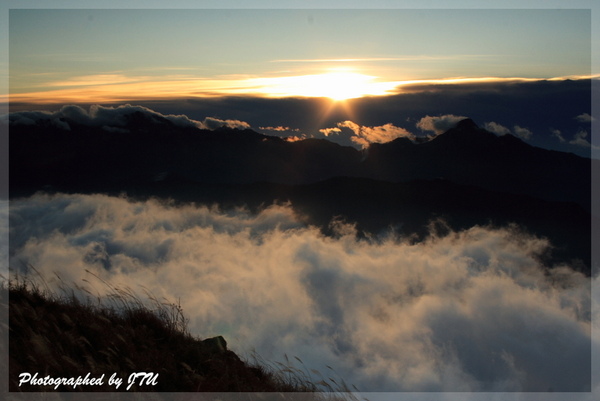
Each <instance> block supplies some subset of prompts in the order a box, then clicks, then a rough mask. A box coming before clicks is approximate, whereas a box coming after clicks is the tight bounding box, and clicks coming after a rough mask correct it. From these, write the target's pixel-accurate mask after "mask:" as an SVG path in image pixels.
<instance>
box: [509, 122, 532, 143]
mask: <svg viewBox="0 0 600 401" xmlns="http://www.w3.org/2000/svg"><path fill="white" fill-rule="evenodd" d="M513 132H514V133H515V136H516V137H519V138H521V139H524V140H529V139H531V137H532V136H533V132H531V131H530V130H529V129H527V128H523V127H520V126H518V125H515V126H514V128H513Z"/></svg>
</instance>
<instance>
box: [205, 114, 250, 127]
mask: <svg viewBox="0 0 600 401" xmlns="http://www.w3.org/2000/svg"><path fill="white" fill-rule="evenodd" d="M223 127H225V128H236V129H248V128H250V124H248V123H247V122H245V121H240V120H221V119H218V118H215V117H206V118H205V119H204V120H203V121H202V122H201V123H200V128H204V129H209V130H215V129H218V128H223Z"/></svg>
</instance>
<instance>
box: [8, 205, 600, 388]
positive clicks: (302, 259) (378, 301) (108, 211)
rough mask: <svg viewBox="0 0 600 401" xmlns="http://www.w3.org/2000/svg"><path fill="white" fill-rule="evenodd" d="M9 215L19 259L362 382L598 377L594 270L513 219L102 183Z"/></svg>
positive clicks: (441, 383) (453, 383)
mask: <svg viewBox="0 0 600 401" xmlns="http://www.w3.org/2000/svg"><path fill="white" fill-rule="evenodd" d="M10 223H11V242H10V261H11V266H13V268H17V269H19V268H21V266H24V265H25V264H27V263H30V264H31V265H33V266H35V267H36V269H38V270H39V271H41V272H42V273H43V274H44V275H45V277H47V278H50V277H54V275H53V272H54V271H56V272H58V273H59V274H60V276H61V277H62V279H63V280H64V281H65V282H66V283H71V282H73V283H77V284H78V285H84V284H85V283H84V282H82V279H87V280H90V281H92V285H93V286H94V288H93V291H92V292H93V293H96V292H100V293H102V292H105V291H107V290H108V288H107V287H106V286H104V285H103V284H101V283H100V282H98V281H97V280H96V281H94V280H93V278H92V277H90V276H89V274H87V273H86V272H85V269H88V270H90V271H92V272H94V274H97V275H98V276H100V277H101V278H102V279H103V280H106V281H107V282H109V283H111V285H116V286H121V287H125V286H127V287H131V288H133V289H134V290H136V289H139V288H141V287H139V288H138V286H144V287H145V288H148V290H149V291H150V292H151V293H153V294H154V295H155V296H157V297H163V296H164V297H166V298H167V299H179V298H180V299H181V304H182V306H183V309H184V312H185V313H186V315H187V316H188V317H189V318H190V329H191V330H192V333H193V334H194V335H197V336H201V337H207V336H214V335H223V336H225V338H226V339H227V341H228V344H229V345H230V347H231V348H232V349H233V350H235V351H237V352H239V353H241V354H244V353H245V352H250V350H252V349H256V351H257V353H258V354H259V355H261V356H262V357H264V358H266V359H270V360H274V359H276V360H281V359H282V358H283V355H284V354H287V355H290V356H298V357H300V358H301V359H302V360H303V361H304V364H305V365H306V366H308V367H309V368H314V369H318V370H320V371H321V372H325V373H326V372H327V368H325V366H326V365H329V366H331V367H333V368H334V370H335V371H336V372H337V374H339V376H341V377H342V378H344V380H345V381H346V382H347V383H349V384H355V385H356V386H357V387H358V388H359V389H361V390H363V391H369V390H371V391H375V390H388V391H398V390H403V391H520V390H523V391H546V390H548V389H549V388H552V389H554V390H555V391H577V390H586V389H587V387H586V386H587V385H589V382H588V381H587V378H589V376H590V370H589V363H588V362H589V359H588V358H589V355H590V328H591V322H590V314H591V311H590V302H591V301H590V293H589V280H588V279H587V278H585V277H583V276H582V275H580V274H579V273H576V272H574V271H572V270H571V269H569V268H568V267H562V268H558V269H555V270H551V272H550V274H547V273H546V270H545V268H544V267H543V266H541V265H540V264H539V262H538V259H537V258H536V255H538V254H539V253H541V252H543V251H544V250H545V249H546V248H547V247H548V246H549V244H548V242H547V241H546V240H544V239H539V238H535V237H531V236H528V235H525V234H523V233H520V232H519V231H518V230H516V229H514V228H508V229H489V228H485V227H473V228H471V229H469V230H465V231H462V232H452V233H450V234H448V235H447V236H436V235H432V236H431V237H430V238H429V239H427V240H425V241H423V242H420V243H411V242H409V241H404V240H402V239H399V238H392V237H387V238H380V239H373V240H359V239H357V237H356V235H355V230H352V227H351V226H345V225H343V224H341V223H340V230H338V235H337V236H336V237H325V236H323V235H322V234H321V233H320V232H319V230H318V229H316V228H314V227H307V226H305V225H304V224H302V222H301V219H300V218H299V217H298V216H297V215H296V214H295V212H294V210H293V209H292V208H291V207H289V206H272V207H269V208H266V209H265V210H263V211H262V212H260V213H258V214H255V215H254V214H250V213H248V212H247V211H245V210H242V209H240V210H232V211H219V210H218V209H215V208H208V207H203V206H194V205H184V206H174V205H171V204H167V203H161V202H159V201H156V200H151V201H146V202H133V201H128V200H127V199H124V198H115V197H108V196H104V195H88V196H84V195H55V196H49V195H35V196H34V197H31V198H27V199H21V200H15V201H11V204H10ZM559 278H560V279H559ZM94 283H95V284H94ZM48 284H49V285H51V286H57V285H59V284H60V283H57V282H56V281H49V282H48ZM140 293H142V292H140ZM283 306H284V307H283ZM596 343H597V342H595V343H594V344H596ZM595 346H596V345H595ZM594 385H597V384H594Z"/></svg>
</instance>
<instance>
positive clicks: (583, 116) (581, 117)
mask: <svg viewBox="0 0 600 401" xmlns="http://www.w3.org/2000/svg"><path fill="white" fill-rule="evenodd" d="M575 119H576V120H577V121H579V122H580V123H591V122H592V121H594V120H595V118H594V117H592V116H591V115H589V114H588V113H583V114H580V115H578V116H577V117H575Z"/></svg>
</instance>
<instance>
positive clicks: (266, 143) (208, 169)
mask: <svg viewBox="0 0 600 401" xmlns="http://www.w3.org/2000/svg"><path fill="white" fill-rule="evenodd" d="M65 123H67V124H68V125H69V127H70V130H69V131H66V130H63V129H61V128H59V127H52V126H48V124H46V125H45V126H44V125H37V126H22V125H20V126H14V127H11V131H10V141H11V142H10V160H9V162H10V186H11V190H16V191H17V192H18V191H20V190H21V189H25V188H28V189H29V190H32V189H34V188H42V187H48V186H50V187H57V188H60V187H69V186H81V185H82V184H85V182H86V181H87V182H89V181H94V182H97V183H107V184H108V183H112V184H113V185H120V186H123V187H124V188H126V187H127V185H128V184H131V183H134V182H140V181H151V180H152V178H153V177H156V176H158V175H160V174H164V173H173V174H178V175H181V176H183V177H185V178H186V179H189V180H192V181H197V182H224V183H252V182H259V181H269V182H273V183H282V184H292V185H298V184H308V183H311V182H318V181H322V180H325V179H328V178H332V177H336V176H353V177H368V178H373V179H379V180H385V181H392V182H400V181H410V180H414V179H436V178H445V179H448V180H450V181H454V182H456V183H459V184H465V185H476V186H479V187H482V188H486V189H489V190H498V191H503V192H512V193H522V194H526V195H532V196H536V197H540V198H543V199H548V200H559V201H575V202H577V203H579V204H580V205H582V206H584V207H585V208H586V209H588V210H589V208H590V207H589V200H590V196H591V191H590V185H589V183H590V180H591V174H590V169H591V163H592V161H591V159H585V158H582V157H580V156H576V155H574V154H569V153H564V152H556V151H550V150H545V149H541V148H535V147H532V146H530V145H528V144H526V143H525V142H523V141H521V140H519V139H517V138H506V137H505V136H500V137H499V136H496V135H495V134H492V133H490V132H488V131H486V130H484V129H482V128H479V127H478V126H477V125H476V124H475V123H474V122H473V121H472V120H470V119H468V120H463V121H462V122H460V123H459V124H458V125H457V127H455V128H452V129H450V130H448V131H446V132H445V133H443V134H440V135H438V136H436V137H434V138H433V139H431V140H429V141H427V142H422V143H413V142H409V141H407V140H402V138H399V139H396V140H395V141H392V142H388V143H383V144H378V143H375V144H372V145H371V146H370V147H369V148H368V149H367V150H365V151H363V152H361V151H359V150H356V149H354V148H351V147H344V146H341V145H338V144H335V143H333V142H329V141H327V140H311V139H307V140H301V141H297V142H288V141H286V140H283V139H281V138H279V137H273V136H267V135H263V134H260V133H257V132H255V131H252V130H249V129H246V130H238V129H229V128H221V129H218V130H214V131H211V130H201V129H197V128H192V127H180V126H177V125H175V124H174V123H173V122H171V121H169V120H166V119H163V120H161V121H160V123H155V122H154V121H150V120H148V118H147V116H144V115H143V113H139V114H138V115H135V116H134V117H130V119H129V121H128V123H129V124H128V125H125V126H123V127H121V128H120V129H121V131H123V130H130V132H111V131H107V130H106V126H104V127H89V126H84V125H81V124H77V123H76V122H75V121H65ZM115 131H116V130H115Z"/></svg>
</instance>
